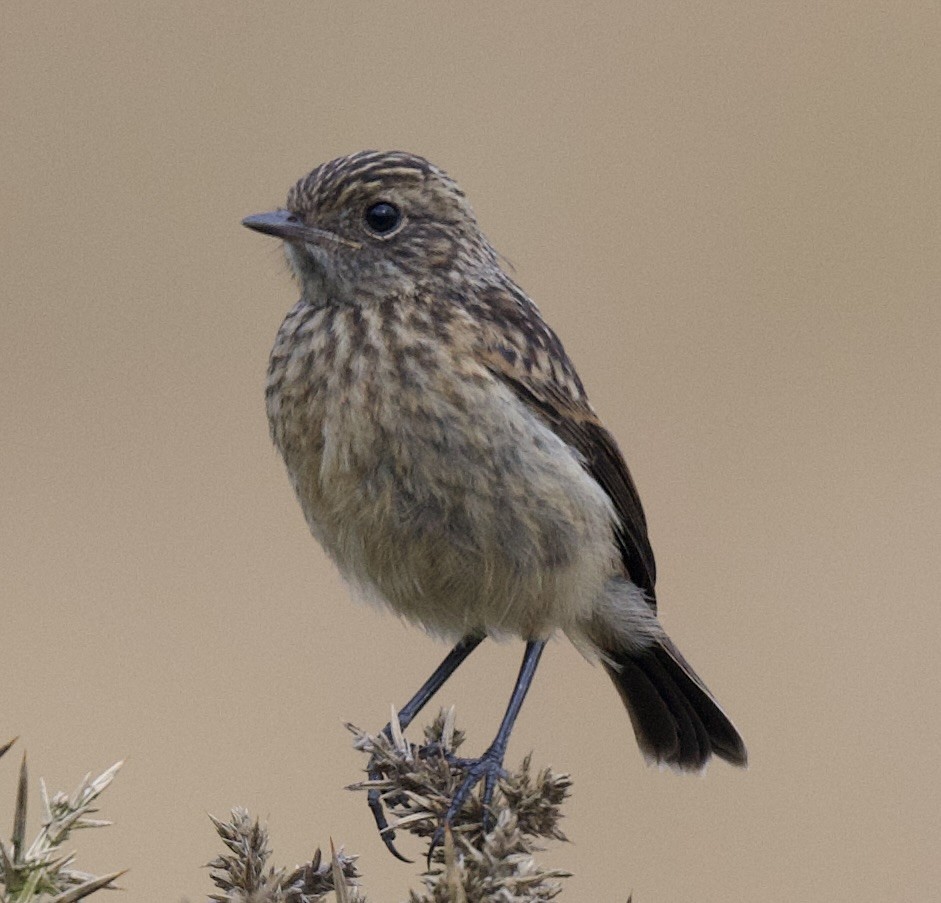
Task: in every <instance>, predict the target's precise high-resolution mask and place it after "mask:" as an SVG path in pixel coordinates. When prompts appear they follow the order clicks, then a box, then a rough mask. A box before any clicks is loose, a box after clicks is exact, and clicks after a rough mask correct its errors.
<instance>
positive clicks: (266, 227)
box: [242, 210, 362, 248]
mask: <svg viewBox="0 0 941 903" xmlns="http://www.w3.org/2000/svg"><path fill="white" fill-rule="evenodd" d="M242 225H243V226H248V228H249V229H254V230H255V231H256V232H261V233H263V234H264V235H273V236H274V237H275V238H280V239H283V240H284V241H289V242H292V243H294V244H317V243H318V242H320V241H330V242H334V243H336V244H341V245H347V246H348V247H351V248H360V247H362V245H360V244H359V243H358V242H354V241H350V240H349V239H346V238H341V237H340V236H339V235H334V234H333V233H332V232H327V230H326V229H315V228H314V227H313V226H308V225H307V224H306V223H304V222H302V221H301V220H300V219H298V217H296V216H295V215H294V214H293V213H291V212H290V211H289V210H272V211H271V212H270V213H256V214H254V215H253V216H246V217H245V219H243V220H242Z"/></svg>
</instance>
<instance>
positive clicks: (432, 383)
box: [244, 151, 746, 852]
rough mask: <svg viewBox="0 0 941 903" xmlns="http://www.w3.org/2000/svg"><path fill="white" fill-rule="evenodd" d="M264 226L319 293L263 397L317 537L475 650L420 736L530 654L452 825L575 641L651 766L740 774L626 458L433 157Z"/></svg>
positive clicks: (354, 573)
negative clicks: (498, 644) (516, 654)
mask: <svg viewBox="0 0 941 903" xmlns="http://www.w3.org/2000/svg"><path fill="white" fill-rule="evenodd" d="M244 225H246V226H248V227H249V228H250V229H254V230H256V231H258V232H263V233H265V234H267V235H273V236H276V237H278V238H281V239H283V241H284V244H285V251H286V255H287V260H288V263H289V264H290V267H291V269H292V270H293V273H294V275H295V276H296V278H297V282H298V284H299V286H300V290H301V298H300V300H299V301H298V302H297V304H296V305H295V306H294V307H293V308H292V310H291V311H290V312H289V313H288V315H287V317H286V318H285V320H284V322H283V324H282V325H281V328H280V330H279V331H278V335H277V338H276V340H275V344H274V348H273V349H272V352H271V360H270V365H269V368H268V378H267V389H266V398H267V409H268V419H269V423H270V426H271V435H272V437H273V439H274V443H275V445H276V446H277V448H278V450H279V451H280V452H281V454H282V456H283V458H284V462H285V464H286V465H287V471H288V474H289V476H290V479H291V482H292V483H293V486H294V490H295V492H296V493H297V498H298V500H299V502H300V504H301V507H302V508H303V511H304V515H305V517H306V519H307V523H308V525H309V526H310V530H311V532H312V533H313V535H314V536H315V537H316V538H317V540H318V541H319V542H320V543H321V545H322V546H323V547H324V549H325V550H326V551H327V553H328V554H329V555H330V557H331V558H332V559H333V560H334V562H336V564H337V566H338V567H339V569H340V571H341V572H342V573H343V574H344V576H345V577H346V578H347V579H348V580H349V582H350V583H351V584H352V585H353V586H354V587H355V588H356V589H357V590H359V591H360V593H361V594H362V595H364V596H366V597H367V598H370V599H373V600H378V601H379V602H381V603H384V604H385V605H387V606H388V607H390V608H391V609H392V610H393V611H395V612H397V613H398V614H399V615H401V616H403V617H404V618H406V619H408V620H410V621H413V622H415V623H416V624H418V625H420V626H421V627H423V628H425V629H426V630H428V631H429V632H431V633H434V634H437V635H442V636H445V637H449V638H451V639H452V640H455V641H456V642H457V644H456V646H455V647H454V648H453V650H452V651H451V653H450V654H449V655H448V656H447V658H445V660H444V661H443V662H442V663H441V665H440V666H439V668H438V669H437V670H436V671H435V673H434V674H433V675H432V676H431V678H429V680H428V681H427V682H426V684H425V685H424V686H423V687H422V688H421V689H420V690H419V691H418V693H417V694H416V695H415V696H414V697H413V698H412V699H411V700H410V701H409V702H408V704H406V705H405V706H404V707H403V708H402V710H401V712H400V713H399V721H400V724H401V726H402V727H405V726H406V725H407V724H408V723H409V722H410V721H411V720H412V719H413V718H414V717H415V715H416V714H417V713H418V711H419V710H420V709H421V708H422V706H423V705H424V704H425V703H426V702H427V701H428V700H429V699H430V698H431V696H432V695H433V694H434V693H435V692H436V691H437V690H438V689H439V688H440V687H441V685H442V684H443V683H444V682H445V680H447V678H448V677H449V676H450V675H451V674H452V673H453V672H454V670H455V669H456V668H457V667H458V666H459V665H460V664H461V662H463V661H464V659H465V658H466V657H467V656H468V655H470V653H471V652H472V651H473V650H474V649H475V648H476V647H477V645H478V644H479V643H480V642H481V640H482V639H484V638H485V637H487V636H500V635H504V636H506V635H510V636H517V637H520V638H521V639H523V640H524V641H525V642H526V651H525V655H524V659H523V663H522V666H521V668H520V673H519V677H518V679H517V682H516V685H515V687H514V689H513V693H512V696H511V699H510V703H509V706H508V708H507V711H506V714H505V716H504V719H503V722H502V724H501V725H500V729H499V731H498V733H497V736H496V738H495V740H494V742H493V744H491V746H490V747H489V748H488V749H487V751H486V752H485V753H484V754H483V756H481V758H480V759H478V760H474V761H472V762H471V763H470V764H469V765H468V767H467V776H466V779H465V780H464V782H463V784H462V786H461V787H460V788H459V790H458V792H457V794H456V795H455V798H454V801H453V802H452V805H451V809H450V810H449V812H448V814H447V816H446V817H445V822H448V821H449V820H450V819H451V818H453V816H454V815H455V814H456V812H457V811H458V810H459V808H460V806H461V804H462V803H463V801H464V799H466V797H467V795H468V794H469V793H470V792H471V790H472V789H473V787H474V786H475V784H477V783H478V782H479V781H480V780H484V782H485V783H484V800H485V806H486V804H487V803H489V799H490V796H491V795H492V792H493V788H494V786H495V783H496V779H497V777H498V775H499V773H500V769H501V767H502V761H503V756H504V752H505V749H506V744H507V740H508V738H509V735H510V731H511V730H512V727H513V723H514V721H515V719H516V716H517V714H518V712H519V709H520V706H521V704H522V702H523V698H524V696H525V695H526V692H527V690H528V688H529V685H530V682H531V680H532V677H533V674H534V672H535V670H536V666H537V664H538V661H539V657H540V654H541V653H542V650H543V647H544V646H545V644H546V641H547V640H548V639H549V638H550V636H552V635H553V634H555V633H558V632H563V633H565V634H566V635H567V636H568V637H569V638H570V639H571V640H572V642H573V643H574V644H575V646H576V647H577V648H578V649H579V650H581V651H582V652H583V653H584V654H585V655H586V656H588V657H590V658H592V659H596V660H598V661H600V662H601V663H602V665H603V666H604V668H605V670H606V671H607V672H608V674H609V675H610V677H611V679H612V680H613V681H614V684H615V686H616V687H617V690H618V692H619V693H620V695H621V698H622V700H623V701H624V704H625V706H626V707H627V711H628V714H629V715H630V718H631V722H632V724H633V727H634V732H635V734H636V736H637V742H638V744H639V746H640V749H641V751H642V752H643V754H644V756H645V757H646V758H647V759H648V760H649V761H651V762H656V763H660V764H663V765H667V766H670V767H671V768H675V769H678V770H683V771H698V770H700V769H702V768H703V767H704V766H705V764H706V763H707V761H708V760H709V758H710V757H711V756H712V755H716V756H719V757H720V758H723V759H726V760H727V761H729V762H731V763H732V764H734V765H744V764H745V762H746V752H745V746H744V743H743V742H742V739H741V737H740V736H739V734H738V732H737V731H736V729H735V728H734V726H733V725H732V723H731V722H730V721H729V719H728V718H727V717H726V715H725V714H724V713H723V711H722V709H721V708H719V706H718V704H717V703H716V701H715V699H713V697H712V695H711V694H710V692H709V691H708V690H707V689H706V686H705V684H704V683H703V682H702V680H700V678H699V677H698V676H697V675H696V673H695V672H694V671H693V669H692V668H691V667H690V666H689V664H688V663H687V662H686V660H685V659H684V658H683V656H682V655H681V654H680V652H679V650H677V648H676V646H674V644H673V643H672V642H671V640H670V639H669V637H668V636H667V635H666V633H665V632H664V630H663V628H662V627H661V625H660V622H659V621H658V620H657V604H656V596H655V592H654V581H655V576H656V574H655V566H654V556H653V552H652V551H651V547H650V542H649V540H648V538H647V524H646V520H645V517H644V512H643V509H642V508H641V503H640V499H639V497H638V494H637V490H636V488H635V486H634V482H633V480H632V479H631V476H630V473H629V472H628V469H627V466H626V464H625V463H624V459H623V457H622V456H621V452H620V450H619V449H618V446H617V443H616V442H615V440H614V438H613V437H612V436H611V434H610V433H609V432H608V431H607V430H606V429H605V428H604V426H603V425H602V423H601V421H600V420H599V419H598V416H597V415H596V414H595V412H594V410H593V409H592V407H591V405H590V404H589V402H588V398H587V396H586V394H585V390H584V388H583V386H582V383H581V380H580V379H579V377H578V374H577V373H576V372H575V368H574V366H573V365H572V362H571V361H570V360H569V358H568V356H567V355H566V353H565V350H564V349H563V347H562V343H561V342H560V341H559V339H558V337H557V336H556V335H555V333H554V332H553V331H552V330H551V329H550V328H549V326H548V325H546V323H545V321H544V320H543V319H542V317H541V315H540V313H539V310H538V309H537V308H536V306H535V304H533V302H532V301H531V300H530V299H529V298H528V297H527V296H526V294H525V293H524V292H523V291H522V289H520V288H519V286H517V285H516V283H515V282H514V281H513V279H512V278H510V276H508V275H507V273H506V272H505V271H504V269H503V268H502V267H501V264H500V257H499V256H498V254H497V253H496V251H494V249H493V247H492V246H491V245H490V243H489V242H488V241H487V239H486V237H485V236H484V234H483V233H482V232H481V230H480V228H479V226H478V224H477V220H476V218H475V216H474V213H473V211H472V209H471V207H470V205H469V204H468V202H467V199H466V197H465V195H464V192H463V191H462V190H461V189H460V188H459V187H458V185H457V184H456V183H455V182H454V181H453V180H452V179H451V178H450V177H449V176H448V175H447V174H446V173H444V172H443V171H442V170H441V169H439V168H438V167H436V166H434V165H433V164H431V163H429V162H428V161H427V160H425V159H423V158H422V157H418V156H415V155H413V154H409V153H403V152H388V153H380V152H374V151H364V152H361V153H356V154H352V155H351V156H347V157H341V158H339V159H336V160H332V161H331V162H329V163H324V164H323V165H321V166H319V167H317V168H316V169H315V170H313V172H311V173H310V174H309V175H307V176H305V177H304V178H302V179H301V180H300V181H299V182H298V183H297V184H296V185H295V186H294V187H293V188H292V189H291V191H290V192H289V194H288V198H287V206H286V208H284V209H280V210H277V211H274V212H271V213H262V214H259V215H256V216H249V217H247V218H246V219H245V220H244ZM371 805H372V807H373V811H374V813H375V815H376V818H377V822H378V824H379V826H380V828H382V829H384V837H385V839H386V842H387V845H388V846H389V848H390V849H391V850H392V851H393V852H395V849H394V847H393V845H392V832H391V831H390V830H388V827H387V825H386V822H385V818H384V816H383V815H382V811H381V807H380V804H379V802H378V799H377V797H376V796H375V795H374V796H373V798H372V799H371Z"/></svg>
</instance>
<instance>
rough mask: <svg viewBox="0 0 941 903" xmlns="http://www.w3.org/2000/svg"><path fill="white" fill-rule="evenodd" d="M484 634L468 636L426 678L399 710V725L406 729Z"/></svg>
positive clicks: (480, 641)
mask: <svg viewBox="0 0 941 903" xmlns="http://www.w3.org/2000/svg"><path fill="white" fill-rule="evenodd" d="M483 639H484V638H483V637H482V636H466V637H464V639H462V640H461V641H460V642H459V643H458V644H457V645H456V646H455V647H454V648H453V649H452V650H451V651H450V652H449V653H448V654H447V655H446V656H445V659H444V661H443V662H441V664H440V665H438V667H437V668H435V671H434V674H432V675H431V677H429V678H428V680H426V681H425V682H424V683H423V684H422V685H421V687H420V688H419V690H418V692H417V693H416V694H415V695H414V696H413V697H412V698H411V699H410V700H409V701H408V702H406V703H405V705H404V706H402V708H401V709H400V710H399V727H400V728H401V729H402V730H405V728H407V727H408V726H409V725H410V724H411V723H412V721H413V720H414V719H415V716H416V715H417V714H418V713H419V712H420V711H421V710H422V709H423V708H424V707H425V705H426V703H427V702H428V701H429V700H430V699H431V697H432V696H434V695H435V693H437V692H438V690H440V689H441V688H442V687H443V686H444V684H445V681H447V679H448V678H449V677H450V676H451V675H452V674H453V673H454V672H455V671H457V669H458V668H460V667H461V664H462V663H463V661H464V659H466V658H467V656H469V655H470V654H471V653H472V652H473V651H474V650H475V649H476V648H477V647H478V646H479V645H480V644H481V643H482V642H483ZM385 730H386V732H387V733H386V736H391V726H390V725H386V728H385Z"/></svg>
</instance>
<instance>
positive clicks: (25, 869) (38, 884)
mask: <svg viewBox="0 0 941 903" xmlns="http://www.w3.org/2000/svg"><path fill="white" fill-rule="evenodd" d="M14 742H15V741H13V740H11V741H10V742H9V743H7V744H6V745H5V746H3V747H0V757H2V756H3V755H4V754H5V753H6V752H8V751H9V749H10V747H11V746H12V745H13V743H14ZM121 764H122V763H121V762H117V763H116V764H114V765H112V766H111V767H110V768H109V769H107V771H104V772H103V773H102V774H100V775H99V776H98V777H96V778H92V777H91V774H88V775H86V776H85V778H84V779H83V780H82V782H81V783H80V784H79V786H78V787H77V788H76V790H75V791H74V793H72V794H71V795H67V794H65V793H62V792H58V793H55V794H53V795H52V796H51V797H50V796H49V793H48V791H47V790H46V785H45V782H44V781H43V780H42V779H40V781H39V796H40V805H41V809H42V812H41V816H40V828H39V833H38V834H37V835H36V837H35V839H34V840H33V841H32V843H30V844H28V845H27V843H26V815H27V805H28V786H29V773H28V770H27V766H26V756H25V755H24V756H23V760H22V763H21V765H20V776H19V783H18V786H17V792H16V803H15V806H14V816H13V835H12V837H11V839H10V842H9V843H7V842H6V841H5V840H3V839H2V838H0V903H74V901H76V900H82V899H84V898H85V897H88V896H90V895H91V894H93V893H95V892H96V891H99V890H102V889H103V888H106V887H112V886H113V883H114V881H116V880H117V879H118V878H119V877H120V876H121V875H123V874H124V872H112V873H111V874H109V875H101V876H98V875H92V874H90V873H89V872H84V871H81V870H79V869H77V868H75V866H74V862H75V853H74V852H71V851H68V850H67V849H66V848H65V844H66V842H67V841H68V840H69V839H70V836H71V834H72V832H73V831H77V830H78V829H80V828H100V827H104V826H105V825H109V824H111V822H109V821H104V820H102V819H97V818H93V817H92V816H94V815H95V813H97V811H98V809H97V808H96V807H95V802H96V800H97V799H98V797H99V796H101V794H102V793H103V792H104V790H105V789H106V788H107V787H108V785H109V784H110V783H111V782H112V780H114V776H115V775H116V774H117V772H118V769H119V768H120V767H121Z"/></svg>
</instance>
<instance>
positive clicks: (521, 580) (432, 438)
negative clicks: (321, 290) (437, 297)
mask: <svg viewBox="0 0 941 903" xmlns="http://www.w3.org/2000/svg"><path fill="white" fill-rule="evenodd" d="M465 328H466V329H471V330H472V329H473V325H472V324H471V323H470V322H469V321H468V322H463V321H462V320H461V315H460V312H459V311H451V312H450V313H449V314H447V315H445V314H444V313H443V312H442V311H441V310H436V309H435V308H434V307H433V306H431V305H423V304H421V303H420V302H419V301H416V300H415V299H407V302H406V300H401V301H400V300H398V299H389V300H388V301H386V302H383V303H382V304H377V305H373V306H369V307H356V306H353V305H346V306H323V307H313V306H311V305H309V304H307V303H306V302H300V303H299V304H298V305H296V306H295V308H294V309H293V310H292V311H291V313H290V314H289V315H288V317H287V318H286V319H285V321H284V324H283V325H282V327H281V330H280V331H279V333H278V338H277V340H276V342H275V346H274V348H273V350H272V355H271V363H270V368H269V375H268V386H267V406H268V417H269V421H270V425H271V432H272V437H273V439H274V441H275V444H276V445H277V447H278V449H279V450H280V452H281V454H282V455H283V457H284V460H285V463H286V464H287V468H288V471H289V474H290V477H291V480H292V482H293V485H294V488H295V491H296V492H297V495H298V499H299V500H300V503H301V506H302V508H303V510H304V514H305V516H306V518H307V521H308V524H309V525H310V529H311V531H312V533H313V534H314V536H315V537H316V538H317V539H318V540H319V541H320V542H321V543H322V545H323V546H324V548H325V549H326V550H327V552H328V553H329V554H330V556H331V557H332V558H333V559H334V560H335V561H336V563H337V565H338V566H339V568H340V569H341V571H342V572H343V573H344V575H345V576H346V577H347V578H348V579H349V580H350V581H351V582H352V583H353V584H354V585H355V586H357V587H358V588H359V589H360V590H361V591H362V592H363V594H364V595H366V596H367V597H369V598H372V599H376V600H379V601H381V602H384V603H386V604H388V605H389V606H391V607H392V608H393V609H394V610H395V611H397V612H399V613H400V614H402V615H403V616H405V617H407V618H409V619H411V620H414V621H417V622H419V623H421V624H423V625H424V626H425V627H426V628H428V629H430V630H432V631H435V632H438V633H442V634H446V635H450V636H459V635H463V634H466V633H468V632H470V631H481V632H490V633H514V634H519V635H522V636H525V637H532V636H545V635H547V634H548V633H550V632H551V631H552V630H554V629H556V628H559V627H562V628H564V627H566V626H567V625H569V624H571V623H572V622H574V621H575V620H576V619H578V618H579V617H583V616H584V615H585V614H586V613H587V612H588V611H590V609H591V605H592V602H593V600H594V599H595V598H596V597H597V596H598V594H599V593H601V592H602V590H603V585H604V581H605V579H606V578H607V577H608V576H610V575H611V574H612V573H614V572H615V571H616V569H617V565H616V563H615V562H616V559H617V553H616V551H615V549H614V545H613V538H612V530H611V524H612V518H613V514H612V512H611V506H610V502H609V500H608V498H607V496H606V495H605V493H604V492H603V491H602V490H601V488H600V487H599V486H598V484H597V483H596V482H595V481H594V480H593V479H591V477H589V476H588V475H587V474H586V473H585V471H584V469H583V468H582V467H581V465H580V463H579V461H578V460H577V458H576V456H575V454H574V453H573V452H572V450H571V449H570V448H569V447H568V446H567V445H566V444H565V443H564V442H562V440H560V439H559V438H558V437H557V436H556V435H555V434H554V433H552V432H551V430H549V429H548V428H547V427H546V426H545V425H544V424H542V422H541V421H539V420H538V418H537V417H535V416H534V415H533V414H532V413H531V412H529V411H528V410H527V409H526V408H525V406H524V405H523V404H522V403H521V402H520V401H519V399H518V398H517V397H516V396H515V395H514V394H513V393H512V392H511V391H510V390H509V389H508V388H507V387H506V386H504V385H502V384H501V383H499V382H498V381H497V380H496V379H495V377H494V376H493V375H492V374H491V373H490V372H489V371H488V370H487V369H486V368H485V367H484V366H483V365H482V364H481V363H480V362H479V361H478V360H476V358H475V357H474V355H473V353H471V351H470V350H469V349H470V348H471V347H472V343H469V342H463V341H461V339H460V335H461V330H463V329H465Z"/></svg>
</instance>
